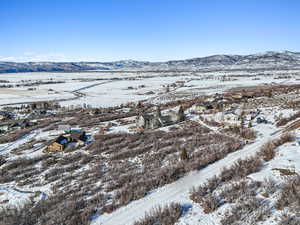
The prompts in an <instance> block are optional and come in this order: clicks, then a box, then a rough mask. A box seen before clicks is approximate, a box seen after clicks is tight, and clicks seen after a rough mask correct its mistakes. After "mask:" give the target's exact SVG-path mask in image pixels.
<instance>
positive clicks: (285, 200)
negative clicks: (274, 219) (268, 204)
mask: <svg viewBox="0 0 300 225" xmlns="http://www.w3.org/2000/svg"><path fill="white" fill-rule="evenodd" d="M299 192H300V176H299V175H294V176H292V177H290V178H287V179H286V182H285V184H284V186H283V187H282V189H281V191H280V195H279V198H278V200H277V202H276V208H277V209H279V210H282V209H284V208H285V207H288V208H289V209H290V210H293V211H296V212H297V211H298V212H300V196H299Z"/></svg>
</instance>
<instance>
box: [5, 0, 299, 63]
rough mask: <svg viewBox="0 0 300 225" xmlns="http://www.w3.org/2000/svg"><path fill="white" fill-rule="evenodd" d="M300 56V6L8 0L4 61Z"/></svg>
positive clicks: (267, 1)
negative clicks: (276, 52)
mask: <svg viewBox="0 0 300 225" xmlns="http://www.w3.org/2000/svg"><path fill="white" fill-rule="evenodd" d="M269 50H291V51H300V1H299V0H81V1H76V0H73V1H71V0H69V1H68V0H60V1H58V0H0V60H7V61H8V60H11V61H14V60H15V61H29V60H32V61H36V60H42V61H45V60H51V61H78V60H91V61H110V60H120V59H135V60H150V61H163V60H170V59H184V58H192V57H200V56H206V55H213V54H248V53H256V52H263V51H269Z"/></svg>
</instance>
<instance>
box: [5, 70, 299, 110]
mask: <svg viewBox="0 0 300 225" xmlns="http://www.w3.org/2000/svg"><path fill="white" fill-rule="evenodd" d="M269 73H272V75H270V74H269ZM281 73H285V74H289V71H267V73H266V75H264V72H261V74H262V75H261V76H259V79H254V78H255V77H253V75H255V74H253V73H251V72H247V71H245V72H241V71H239V72H235V71H230V72H226V71H218V72H207V73H203V72H202V73H196V72H193V73H192V72H184V73H183V72H169V73H157V72H156V73H155V72H152V73H142V72H141V73H138V72H135V73H124V72H123V73H122V72H119V73H112V72H84V73H38V72H37V73H16V74H1V75H0V79H1V80H6V81H9V82H10V83H4V84H10V85H24V84H28V83H30V82H34V81H42V82H64V83H53V84H42V85H38V86H25V87H24V86H19V87H14V88H9V89H7V88H5V89H3V88H2V89H0V100H1V104H9V103H22V102H31V101H43V100H61V99H64V101H63V102H61V103H62V104H63V105H64V106H70V105H82V104H84V103H85V104H87V105H91V106H102V107H108V106H116V105H120V104H122V103H123V104H125V103H128V102H137V101H141V100H147V99H148V100H149V101H152V102H162V101H164V100H168V99H169V98H170V95H171V96H176V97H179V98H180V96H182V95H185V96H195V95H201V94H213V93H217V92H218V93H220V92H222V91H225V90H227V89H229V88H233V87H243V86H253V85H261V84H270V83H281V84H283V83H284V84H287V83H299V82H300V81H299V80H297V76H296V75H293V76H291V78H287V79H275V78H276V77H277V74H281ZM291 73H294V71H292V72H291ZM224 78H226V79H224ZM103 79H104V80H103ZM177 81H185V85H184V86H183V87H177V88H175V89H174V88H171V89H170V93H169V94H167V93H165V88H163V85H170V84H172V83H175V82H177ZM28 88H35V89H36V90H28ZM76 90H80V92H82V93H83V95H82V97H80V98H75V99H74V97H75V96H74V93H72V92H74V91H76ZM67 99H70V100H69V101H66V100H67Z"/></svg>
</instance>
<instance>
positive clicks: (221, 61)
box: [0, 51, 300, 73]
mask: <svg viewBox="0 0 300 225" xmlns="http://www.w3.org/2000/svg"><path fill="white" fill-rule="evenodd" d="M293 67H299V68H300V53H298V52H290V51H282V52H275V51H270V52H265V53H260V54H252V55H213V56H207V57H201V58H193V59H186V60H172V61H167V62H145V61H134V60H121V61H115V62H24V63H17V62H0V73H15V72H55V71H62V72H75V71H88V70H177V69H179V70H201V69H207V68H209V69H221V68H222V69H224V68H228V69H239V68H262V69H263V68H293Z"/></svg>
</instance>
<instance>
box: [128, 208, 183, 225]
mask: <svg viewBox="0 0 300 225" xmlns="http://www.w3.org/2000/svg"><path fill="white" fill-rule="evenodd" d="M181 211H182V209H181V205H180V204H178V203H171V204H170V205H167V206H165V207H160V206H158V207H156V208H154V209H153V210H151V211H150V212H149V213H147V214H146V215H145V216H144V218H142V219H140V220H139V221H136V222H135V223H134V225H153V224H160V225H174V224H175V223H176V222H177V221H178V219H179V218H180V216H181V213H182V212H181Z"/></svg>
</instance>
